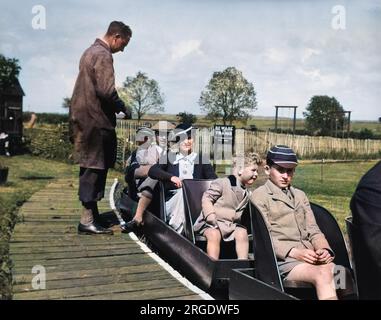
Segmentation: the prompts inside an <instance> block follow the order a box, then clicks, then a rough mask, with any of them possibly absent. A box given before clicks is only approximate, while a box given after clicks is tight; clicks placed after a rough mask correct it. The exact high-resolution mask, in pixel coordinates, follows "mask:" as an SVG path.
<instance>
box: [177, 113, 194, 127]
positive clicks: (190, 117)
mask: <svg viewBox="0 0 381 320" xmlns="http://www.w3.org/2000/svg"><path fill="white" fill-rule="evenodd" d="M176 117H177V118H178V119H179V121H180V122H182V123H189V124H193V123H195V122H196V121H197V117H196V116H195V115H194V114H192V113H188V112H186V111H183V112H180V113H178V114H177V115H176Z"/></svg>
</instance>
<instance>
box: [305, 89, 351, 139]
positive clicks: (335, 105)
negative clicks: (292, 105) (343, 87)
mask: <svg viewBox="0 0 381 320" xmlns="http://www.w3.org/2000/svg"><path fill="white" fill-rule="evenodd" d="M306 110H307V111H306V112H303V116H304V117H306V129H307V130H308V131H309V132H310V133H312V134H314V135H322V136H327V135H331V136H337V133H338V132H339V131H340V130H343V129H344V121H345V113H344V109H343V107H342V106H341V104H340V103H339V102H338V101H337V100H336V98H335V97H328V96H313V97H312V98H311V99H310V102H309V104H308V106H307V108H306Z"/></svg>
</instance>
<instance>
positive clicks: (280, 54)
mask: <svg viewBox="0 0 381 320" xmlns="http://www.w3.org/2000/svg"><path fill="white" fill-rule="evenodd" d="M264 57H265V61H266V63H269V64H271V63H284V62H286V60H287V54H286V52H285V50H283V49H280V48H270V49H267V50H266V51H265V53H264Z"/></svg>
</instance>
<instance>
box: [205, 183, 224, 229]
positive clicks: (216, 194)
mask: <svg viewBox="0 0 381 320" xmlns="http://www.w3.org/2000/svg"><path fill="white" fill-rule="evenodd" d="M222 190H223V188H222V185H221V182H220V181H213V182H212V183H211V185H210V187H209V189H208V190H206V191H205V192H204V194H203V196H202V200H201V204H202V214H203V216H204V219H205V221H206V222H208V223H210V224H212V225H216V224H217V215H216V212H215V210H214V204H215V203H216V201H217V200H218V199H219V198H220V197H221V196H222Z"/></svg>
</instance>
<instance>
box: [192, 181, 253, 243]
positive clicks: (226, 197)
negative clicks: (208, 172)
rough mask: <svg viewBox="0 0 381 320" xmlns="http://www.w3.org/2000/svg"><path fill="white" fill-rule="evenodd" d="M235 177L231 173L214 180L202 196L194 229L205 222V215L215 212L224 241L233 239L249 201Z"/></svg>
mask: <svg viewBox="0 0 381 320" xmlns="http://www.w3.org/2000/svg"><path fill="white" fill-rule="evenodd" d="M236 184H237V181H236V178H235V177H234V176H233V175H231V176H228V177H226V178H219V179H216V180H214V181H213V182H212V183H211V185H210V187H209V189H208V190H207V191H205V192H204V195H203V197H202V200H201V201H202V212H201V214H200V216H199V217H198V218H197V220H196V222H195V224H194V230H195V231H196V232H197V231H201V230H202V229H203V228H204V227H205V224H206V217H207V216H208V215H210V214H212V213H215V214H216V218H217V224H218V228H219V229H220V232H221V235H222V238H223V239H224V240H225V241H230V240H233V239H234V234H233V232H234V231H235V228H236V226H237V223H238V224H240V223H241V216H242V213H243V211H244V209H245V208H246V205H247V204H248V202H249V196H248V192H247V191H246V192H245V193H244V192H243V189H242V188H241V187H239V186H237V185H236Z"/></svg>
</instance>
